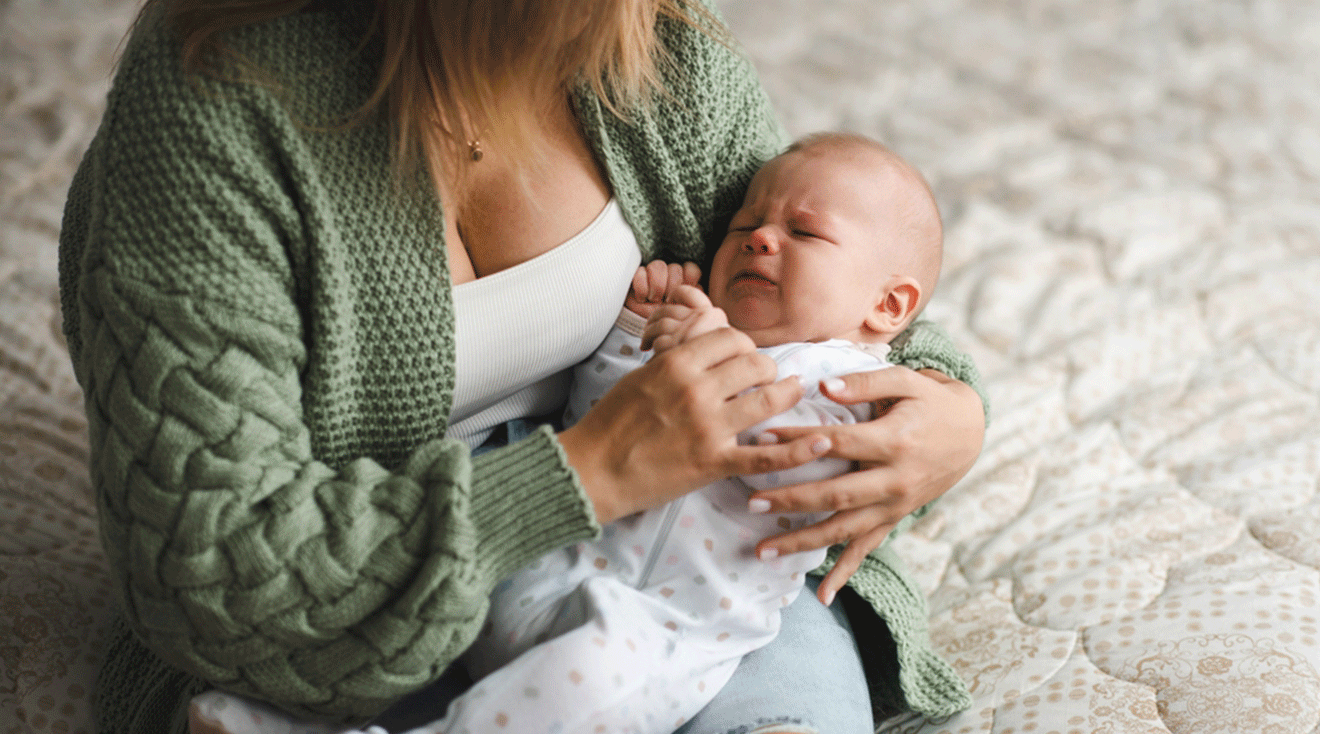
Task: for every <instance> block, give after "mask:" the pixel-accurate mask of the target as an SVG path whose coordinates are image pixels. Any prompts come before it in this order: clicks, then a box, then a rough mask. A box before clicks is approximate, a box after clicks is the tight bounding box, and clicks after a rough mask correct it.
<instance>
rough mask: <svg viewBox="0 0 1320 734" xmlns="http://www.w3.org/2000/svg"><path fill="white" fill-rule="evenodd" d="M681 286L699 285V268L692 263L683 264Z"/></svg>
mask: <svg viewBox="0 0 1320 734" xmlns="http://www.w3.org/2000/svg"><path fill="white" fill-rule="evenodd" d="M683 285H690V286H693V287H698V286H700V285H701V267H700V266H699V265H697V264H696V263H694V262H685V263H683Z"/></svg>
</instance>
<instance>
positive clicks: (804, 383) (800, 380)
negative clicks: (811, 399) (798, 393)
mask: <svg viewBox="0 0 1320 734" xmlns="http://www.w3.org/2000/svg"><path fill="white" fill-rule="evenodd" d="M792 377H793V379H795V380H797V383H798V386H799V387H801V388H802V392H806V391H807V390H808V389H810V388H811V385H810V384H808V383H807V378H805V377H803V376H802V375H793V376H792Z"/></svg>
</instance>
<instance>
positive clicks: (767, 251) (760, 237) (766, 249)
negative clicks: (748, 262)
mask: <svg viewBox="0 0 1320 734" xmlns="http://www.w3.org/2000/svg"><path fill="white" fill-rule="evenodd" d="M743 247H744V248H746V250H747V251H748V252H751V253H753V254H756V255H773V254H775V253H777V252H779V240H778V239H776V238H775V236H774V233H773V232H771V231H770V228H769V227H758V228H756V229H754V230H752V233H751V234H750V235H748V236H747V241H746V242H744V243H743Z"/></svg>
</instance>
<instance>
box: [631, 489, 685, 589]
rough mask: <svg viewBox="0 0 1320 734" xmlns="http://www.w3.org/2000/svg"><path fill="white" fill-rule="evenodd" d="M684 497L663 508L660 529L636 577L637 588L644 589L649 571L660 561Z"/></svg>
mask: <svg viewBox="0 0 1320 734" xmlns="http://www.w3.org/2000/svg"><path fill="white" fill-rule="evenodd" d="M685 499H687V497H686V496H684V497H679V498H678V499H676V500H674V501H673V502H670V503H669V505H668V506H667V507H666V508H665V516H664V517H662V518H660V530H659V531H658V532H656V534H655V542H653V543H652V544H651V553H650V555H648V556H647V558H646V564H645V565H644V566H642V573H641V575H640V576H638V577H637V588H638V589H645V588H646V584H647V582H648V581H650V580H651V572H652V571H654V570H655V564H656V563H658V562H659V561H660V553H661V551H663V550H664V547H665V542H666V541H667V540H668V539H669V531H670V530H673V529H674V521H675V520H677V519H678V511H679V510H681V509H682V508H683V501H684V500H685Z"/></svg>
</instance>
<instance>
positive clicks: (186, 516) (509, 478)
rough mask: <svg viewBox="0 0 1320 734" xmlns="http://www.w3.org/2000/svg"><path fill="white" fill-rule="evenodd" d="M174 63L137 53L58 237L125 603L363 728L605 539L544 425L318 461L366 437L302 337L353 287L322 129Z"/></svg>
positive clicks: (167, 52) (425, 356) (180, 655)
mask: <svg viewBox="0 0 1320 734" xmlns="http://www.w3.org/2000/svg"><path fill="white" fill-rule="evenodd" d="M297 22H302V21H301V20H299V21H297ZM350 48H351V47H350ZM176 67H177V49H176V48H175V47H174V46H173V45H172V44H170V43H167V42H165V41H163V40H161V39H159V38H158V37H157V38H153V37H151V36H147V37H146V38H145V39H144V38H142V37H138V38H135V39H134V40H133V41H131V42H130V44H129V48H128V50H127V51H126V54H125V57H124V61H123V62H122V64H121V69H120V72H119V74H118V76H117V79H116V84H115V91H114V92H113V93H112V96H111V99H110V103H109V106H108V108H107V113H106V117H105V120H104V122H103V126H102V129H101V131H100V132H99V134H98V138H97V141H96V142H95V143H94V145H93V148H92V149H91V151H90V152H89V153H88V155H87V156H86V158H85V159H84V162H83V164H82V166H81V168H80V171H79V173H78V177H77V179H76V181H75V183H74V186H73V189H72V190H71V192H70V196H69V205H68V209H67V213H66V219H65V227H64V230H63V232H62V234H61V286H62V295H63V306H64V309H65V317H66V319H67V329H66V330H67V333H68V335H69V344H70V351H71V355H72V358H73V360H74V363H75V367H76V373H77V374H78V376H79V379H80V381H81V383H82V385H83V388H84V390H85V394H86V408H87V414H88V422H89V432H90V446H91V466H90V469H91V473H92V478H93V482H94V485H95V488H96V491H97V495H98V503H99V507H100V513H101V528H102V533H103V535H102V541H103V544H104V546H105V548H106V552H107V556H108V559H109V563H110V566H111V568H112V570H113V574H114V578H115V581H116V585H117V587H118V591H119V598H120V599H121V600H122V601H123V605H122V606H123V609H122V612H123V615H124V617H125V619H126V621H127V622H128V623H129V625H130V627H131V628H132V629H133V631H134V632H135V633H136V636H137V637H138V638H139V639H141V640H142V641H143V642H145V644H146V645H147V646H148V647H149V648H150V649H151V650H152V651H153V652H154V653H155V654H156V655H158V656H160V657H161V658H163V659H164V660H166V661H168V662H169V663H170V664H172V665H173V666H175V667H177V668H179V669H181V670H183V671H186V672H187V673H189V674H191V675H192V676H195V677H197V678H200V679H203V680H205V681H208V682H209V683H210V684H211V685H214V686H218V687H221V688H224V689H226V690H230V691H234V692H238V693H242V694H245V695H249V696H253V697H256V698H260V699H264V700H267V701H270V702H273V703H275V704H277V705H278V706H280V707H281V708H284V709H286V710H289V711H291V712H295V713H297V714H299V715H301V716H308V717H313V718H320V719H333V720H339V721H355V722H356V721H361V720H363V719H365V718H367V717H369V716H371V715H374V714H375V713H377V712H379V711H380V710H382V709H383V708H385V707H386V706H387V705H389V704H390V703H392V702H393V701H394V700H395V699H397V698H398V697H399V696H400V695H402V694H404V693H407V692H410V691H413V690H415V689H417V688H419V687H421V686H423V685H425V684H426V683H427V682H429V681H430V680H432V679H434V678H435V677H436V676H438V675H439V674H440V672H441V671H443V670H444V668H445V667H447V665H448V664H449V662H450V661H451V660H453V659H454V658H455V657H456V656H457V655H458V654H459V653H460V652H461V651H462V650H463V649H465V648H466V647H467V645H468V644H469V642H470V641H471V640H472V639H473V638H474V637H475V635H476V633H477V632H478V630H479V627H480V624H481V623H482V620H483V619H484V616H485V613H486V604H487V601H486V598H487V594H488V592H489V590H490V588H491V587H492V586H493V585H494V584H495V583H496V582H497V581H498V580H499V579H500V578H501V577H502V576H503V575H505V574H506V573H507V572H509V571H511V570H513V569H515V568H518V567H520V566H522V565H524V564H526V563H528V562H530V561H531V560H533V559H534V558H536V557H538V556H540V555H541V554H543V553H545V552H547V551H549V550H551V549H553V548H556V547H561V546H563V545H566V544H569V543H571V542H574V541H577V540H584V539H587V538H589V537H592V536H594V535H595V533H596V532H597V530H598V525H597V523H596V522H595V519H594V514H593V510H592V506H591V503H590V501H589V500H588V498H587V496H586V495H585V493H584V491H583V489H582V487H581V485H580V484H579V483H578V482H577V478H576V475H575V474H574V472H573V471H572V470H571V469H570V467H569V465H568V462H567V459H566V456H565V454H564V452H563V449H562V447H561V446H560V445H559V444H558V442H557V441H556V440H555V438H554V436H553V435H552V434H550V433H548V432H545V431H542V432H538V433H537V434H536V435H534V436H533V437H532V438H530V439H528V440H527V441H524V442H521V443H519V444H516V445H514V446H510V447H508V448H506V449H503V450H500V451H496V452H491V453H490V454H487V455H483V456H481V457H478V458H475V459H474V458H473V457H471V456H470V455H469V453H468V451H467V449H466V447H465V446H463V445H462V444H460V443H458V442H455V441H445V440H442V439H439V438H435V439H434V440H429V441H423V442H418V445H416V446H415V447H413V449H412V450H411V451H409V452H408V453H407V454H406V455H405V457H404V459H403V460H402V461H400V462H398V463H396V462H395V461H393V460H390V461H388V463H387V462H386V461H384V460H377V459H374V458H372V457H370V456H360V457H354V456H352V455H350V456H348V457H346V458H344V459H343V460H335V461H333V462H327V461H325V460H323V458H322V455H321V454H320V453H319V452H318V450H317V449H316V448H315V447H316V446H318V445H325V444H334V443H335V442H338V443H339V444H340V445H343V444H345V443H351V441H347V440H345V439H343V438H342V437H340V436H333V437H328V436H327V435H325V433H324V432H323V431H322V432H319V433H318V431H316V430H313V428H312V422H311V421H310V420H309V415H308V408H307V405H308V402H309V399H310V391H309V390H307V389H306V385H307V384H309V382H315V381H317V380H323V379H324V375H320V376H318V375H316V374H312V372H313V370H312V365H313V364H315V363H317V362H318V360H319V363H321V364H324V363H325V362H326V352H325V350H322V351H321V353H320V354H312V353H310V352H309V347H308V345H309V344H318V343H320V344H325V343H326V342H324V341H320V342H318V340H317V339H318V337H316V336H314V335H316V334H322V333H324V331H325V330H327V329H345V326H344V325H343V324H342V323H335V322H334V319H335V318H344V319H350V320H351V318H352V316H353V315H354V314H353V312H352V311H351V310H350V308H349V306H347V305H345V306H344V310H343V311H335V310H334V309H335V308H336V307H337V306H338V303H337V302H335V301H334V299H333V298H331V299H330V305H329V306H327V307H326V308H325V309H324V310H320V311H315V313H314V309H313V308H312V306H311V305H310V304H309V300H308V298H309V296H308V294H309V293H310V292H313V291H315V290H317V289H323V290H322V292H327V291H330V292H338V291H336V288H337V287H347V286H348V285H350V284H339V285H338V286H337V285H336V284H335V283H314V282H312V279H310V278H308V276H307V273H308V272H309V271H310V268H309V267H308V266H307V260H308V258H309V257H311V256H310V255H309V254H308V253H310V252H315V251H316V249H317V248H318V247H323V246H325V244H326V242H327V240H318V239H317V237H329V238H333V237H334V236H337V235H336V234H335V233H334V231H332V230H333V224H332V223H329V222H327V221H326V219H325V211H324V209H317V208H315V207H309V206H306V205H305V204H306V203H307V202H306V200H303V199H300V198H299V196H300V195H301V194H302V193H303V192H305V191H307V190H309V189H311V188H314V187H315V186H316V185H317V182H316V181H315V180H314V175H315V171H314V170H312V168H311V167H309V166H306V165H303V164H302V163H300V162H299V161H298V160H296V159H297V158H298V156H299V155H305V154H306V153H307V151H305V150H298V149H297V147H296V146H297V142H296V141H297V140H299V139H300V136H304V135H305V136H307V137H308V138H312V137H313V136H315V135H316V133H315V132H314V131H308V130H307V129H306V128H305V126H303V127H300V126H299V125H298V124H297V122H295V121H293V120H291V119H290V118H289V116H287V115H285V113H284V111H283V110H284V108H283V106H282V105H281V104H280V103H279V102H278V101H277V100H275V99H274V97H273V95H270V94H269V93H268V92H267V91H266V90H263V89H259V88H256V87H249V86H244V87H241V88H240V87H238V86H235V85H221V84H210V83H209V82H203V83H201V84H200V85H199V86H197V87H195V86H193V84H192V83H191V82H190V81H187V80H184V79H181V78H180V77H179V76H178V75H177V68H176ZM318 142H320V143H322V144H325V143H326V142H327V141H325V140H324V139H318ZM304 163H305V161H304ZM356 173H361V172H360V171H353V172H347V173H346V175H351V174H356ZM389 185H390V182H389V180H388V179H387V178H386V179H385V184H384V186H385V187H386V188H388V187H389ZM318 227H319V228H321V230H320V233H319V234H317V235H313V234H312V231H313V229H315V228H318ZM423 316H424V314H419V315H418V317H419V318H421V317H423ZM354 328H357V329H362V330H370V329H371V328H373V327H372V326H371V324H358V325H357V326H356V327H354ZM348 334H349V331H348V330H345V331H344V332H343V335H345V336H346V337H347V335H348ZM360 336H361V338H367V337H369V336H370V334H367V333H366V332H365V331H364V332H361V333H360ZM417 356H418V357H419V358H418V359H417V360H415V362H414V363H413V364H414V365H415V367H414V368H415V369H418V370H421V369H429V368H430V365H429V364H428V362H429V361H430V360H443V359H444V358H445V355H444V354H443V353H442V352H440V351H439V350H438V349H437V347H436V345H435V344H428V345H426V348H425V350H424V352H423V353H422V354H420V355H417ZM343 369H350V370H362V371H360V372H354V381H351V382H349V383H348V384H350V385H356V386H357V389H360V390H364V391H371V390H388V389H392V386H391V385H389V384H384V383H383V382H382V381H381V380H380V379H379V375H377V374H373V373H371V372H369V371H366V370H370V369H372V368H370V367H366V366H360V367H344V368H343ZM321 384H322V385H324V384H325V383H324V382H321ZM343 395H344V400H345V401H347V400H349V399H353V398H356V397H357V396H356V395H355V394H353V393H352V392H347V391H346V392H345V393H343ZM321 397H324V394H322V396H321ZM336 408H339V409H342V410H345V411H348V412H349V413H350V414H352V412H353V411H354V410H355V409H354V408H353V407H352V406H351V405H349V404H346V403H345V404H344V405H343V406H342V407H339V406H336V405H334V404H330V409H336ZM441 417H442V416H441ZM436 423H437V424H439V425H443V422H442V421H439V420H437V421H436ZM358 428H360V426H358V425H355V424H350V425H349V429H348V430H350V431H351V430H355V429H358ZM134 644H136V643H134ZM138 659H139V660H153V662H154V658H152V657H151V656H145V655H144V656H142V657H140V658H138ZM128 672H129V673H131V674H132V675H142V676H146V675H147V674H148V673H147V671H146V670H143V669H134V670H131V671H128ZM132 682H133V681H132V680H128V679H125V680H112V681H106V682H105V685H110V686H122V688H121V690H119V691H115V692H114V694H107V695H105V696H102V697H101V698H102V699H103V700H105V701H109V702H111V703H115V702H117V703H118V704H120V705H132V702H125V701H123V697H122V695H117V694H123V693H125V692H129V691H132V690H133V689H132V688H131V684H132ZM130 695H132V694H131V693H130ZM166 715H168V714H166Z"/></svg>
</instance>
